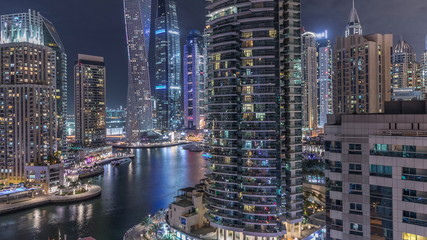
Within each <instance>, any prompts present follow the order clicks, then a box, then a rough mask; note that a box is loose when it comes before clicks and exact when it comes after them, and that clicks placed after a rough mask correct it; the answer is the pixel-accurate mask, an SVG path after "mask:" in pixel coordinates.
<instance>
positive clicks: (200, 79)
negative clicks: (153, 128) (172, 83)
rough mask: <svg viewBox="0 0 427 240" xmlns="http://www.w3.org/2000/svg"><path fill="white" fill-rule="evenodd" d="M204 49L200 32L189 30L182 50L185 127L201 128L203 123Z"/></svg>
mask: <svg viewBox="0 0 427 240" xmlns="http://www.w3.org/2000/svg"><path fill="white" fill-rule="evenodd" d="M205 50H206V48H205V44H204V40H203V36H202V34H201V33H200V32H199V31H198V30H193V31H191V32H190V34H189V35H188V38H187V42H186V44H185V45H184V52H183V63H184V71H183V77H184V126H185V128H186V129H203V128H204V125H205V115H204V108H205V103H204V101H205V100H204V93H205V73H206V51H205Z"/></svg>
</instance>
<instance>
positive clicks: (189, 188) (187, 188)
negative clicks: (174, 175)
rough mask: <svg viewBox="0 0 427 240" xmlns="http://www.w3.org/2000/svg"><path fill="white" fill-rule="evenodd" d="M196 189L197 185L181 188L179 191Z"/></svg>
mask: <svg viewBox="0 0 427 240" xmlns="http://www.w3.org/2000/svg"><path fill="white" fill-rule="evenodd" d="M195 189H196V188H195V187H186V188H181V189H179V191H182V192H192V191H193V190H195Z"/></svg>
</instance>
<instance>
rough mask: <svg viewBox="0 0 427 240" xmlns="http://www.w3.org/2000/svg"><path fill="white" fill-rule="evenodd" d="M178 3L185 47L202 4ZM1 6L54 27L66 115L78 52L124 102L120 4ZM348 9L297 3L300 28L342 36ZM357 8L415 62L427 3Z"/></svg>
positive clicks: (0, 10) (113, 100) (327, 2)
mask: <svg viewBox="0 0 427 240" xmlns="http://www.w3.org/2000/svg"><path fill="white" fill-rule="evenodd" d="M153 1H154V2H155V0H153ZM177 4H178V19H179V21H180V22H179V24H180V27H181V37H182V43H184V40H185V38H186V35H187V34H188V32H189V31H190V30H191V29H203V26H204V19H205V18H204V16H205V10H204V4H205V1H204V0H177ZM0 6H1V7H0V14H9V13H17V12H26V11H27V9H29V8H30V9H33V10H36V11H39V12H40V13H41V14H42V15H43V16H45V17H46V18H48V19H49V20H50V21H52V22H53V24H54V25H55V27H56V29H57V31H58V32H59V35H60V37H61V39H62V41H63V43H64V45H65V48H66V51H67V54H68V58H69V59H68V65H69V72H68V84H69V91H68V94H69V96H70V98H69V112H70V113H71V112H73V107H72V106H73V70H72V66H73V64H74V61H75V59H76V57H77V54H78V53H84V54H93V55H99V56H104V57H105V61H106V65H107V106H109V107H117V106H120V105H123V106H124V105H125V104H126V92H127V50H126V41H125V27H124V17H123V4H122V0H1V4H0ZM153 6H154V5H153ZM350 8H351V0H302V11H303V12H302V22H303V26H304V27H305V29H306V30H308V31H314V32H320V31H323V30H324V29H328V31H329V34H330V36H337V35H343V34H344V29H345V25H346V22H347V18H348V15H349V12H350ZM356 8H357V10H358V13H359V17H360V20H361V22H362V27H363V32H364V34H369V33H393V34H395V42H396V41H397V40H398V39H399V38H400V36H401V35H403V38H404V39H405V40H407V41H408V42H409V43H410V44H411V45H412V46H413V47H414V48H415V50H416V52H417V56H418V58H419V56H420V54H421V53H422V51H423V50H424V37H425V35H426V34H427V14H426V12H427V0H356ZM333 38H334V37H333ZM152 46H154V44H152ZM151 53H153V51H151ZM152 57H153V54H151V58H152Z"/></svg>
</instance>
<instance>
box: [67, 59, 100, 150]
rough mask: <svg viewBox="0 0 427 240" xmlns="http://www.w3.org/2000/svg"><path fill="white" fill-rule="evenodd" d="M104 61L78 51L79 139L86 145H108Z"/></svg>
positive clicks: (77, 140) (80, 142)
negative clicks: (106, 142)
mask: <svg viewBox="0 0 427 240" xmlns="http://www.w3.org/2000/svg"><path fill="white" fill-rule="evenodd" d="M105 76H106V73H105V64H104V58H103V57H97V56H90V55H84V54H79V55H78V60H77V61H76V64H75V66H74V81H75V85H74V86H75V87H74V108H75V111H74V114H75V119H76V142H77V143H78V144H80V145H81V146H84V147H97V146H103V145H105V138H106V136H105V135H106V127H105V116H106V111H105V110H106V109H105V101H106V96H105V90H106V79H105Z"/></svg>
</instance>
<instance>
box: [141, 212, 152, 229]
mask: <svg viewBox="0 0 427 240" xmlns="http://www.w3.org/2000/svg"><path fill="white" fill-rule="evenodd" d="M141 224H142V225H146V226H149V225H151V224H153V220H152V219H151V216H150V215H148V216H146V217H144V218H143V219H142V220H141Z"/></svg>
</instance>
